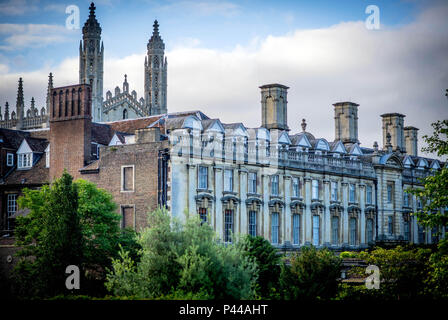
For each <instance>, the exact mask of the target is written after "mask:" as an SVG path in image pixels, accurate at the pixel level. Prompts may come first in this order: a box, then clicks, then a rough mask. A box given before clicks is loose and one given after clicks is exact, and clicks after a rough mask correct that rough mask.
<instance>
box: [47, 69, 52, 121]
mask: <svg viewBox="0 0 448 320" xmlns="http://www.w3.org/2000/svg"><path fill="white" fill-rule="evenodd" d="M51 89H53V74H52V73H51V72H50V74H49V75H48V87H47V103H46V110H45V113H46V114H47V115H48V114H49V112H50V102H51V101H50V99H51Z"/></svg>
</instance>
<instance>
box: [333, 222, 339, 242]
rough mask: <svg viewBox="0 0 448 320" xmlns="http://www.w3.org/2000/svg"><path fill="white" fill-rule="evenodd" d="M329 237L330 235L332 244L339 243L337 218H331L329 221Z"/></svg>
mask: <svg viewBox="0 0 448 320" xmlns="http://www.w3.org/2000/svg"><path fill="white" fill-rule="evenodd" d="M331 229H332V230H331V231H332V233H331V235H332V243H333V244H338V243H339V217H332V220H331Z"/></svg>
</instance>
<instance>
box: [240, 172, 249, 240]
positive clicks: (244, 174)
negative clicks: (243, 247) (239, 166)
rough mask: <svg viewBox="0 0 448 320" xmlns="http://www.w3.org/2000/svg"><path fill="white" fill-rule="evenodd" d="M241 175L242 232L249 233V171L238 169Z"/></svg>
mask: <svg viewBox="0 0 448 320" xmlns="http://www.w3.org/2000/svg"><path fill="white" fill-rule="evenodd" d="M238 172H239V175H240V183H239V185H240V186H239V193H240V196H239V198H240V200H241V202H240V233H242V234H247V233H248V231H249V230H248V227H247V206H246V199H247V172H246V171H242V170H238Z"/></svg>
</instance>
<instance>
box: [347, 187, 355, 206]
mask: <svg viewBox="0 0 448 320" xmlns="http://www.w3.org/2000/svg"><path fill="white" fill-rule="evenodd" d="M349 191H350V192H349V195H348V199H349V200H348V201H349V202H355V197H356V186H355V185H354V184H353V183H350V184H349Z"/></svg>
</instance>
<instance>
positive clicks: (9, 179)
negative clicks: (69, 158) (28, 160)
mask: <svg viewBox="0 0 448 320" xmlns="http://www.w3.org/2000/svg"><path fill="white" fill-rule="evenodd" d="M33 160H34V161H33V167H32V168H31V169H27V170H17V169H15V170H14V171H12V172H11V173H10V174H9V175H8V176H6V177H5V178H4V182H5V184H9V185H16V184H20V185H31V184H39V185H40V184H42V183H45V182H48V181H49V180H50V175H49V173H50V168H46V167H45V164H46V163H45V155H44V154H34V156H33Z"/></svg>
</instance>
